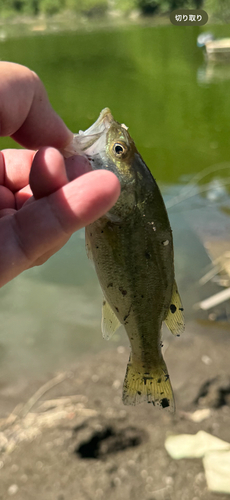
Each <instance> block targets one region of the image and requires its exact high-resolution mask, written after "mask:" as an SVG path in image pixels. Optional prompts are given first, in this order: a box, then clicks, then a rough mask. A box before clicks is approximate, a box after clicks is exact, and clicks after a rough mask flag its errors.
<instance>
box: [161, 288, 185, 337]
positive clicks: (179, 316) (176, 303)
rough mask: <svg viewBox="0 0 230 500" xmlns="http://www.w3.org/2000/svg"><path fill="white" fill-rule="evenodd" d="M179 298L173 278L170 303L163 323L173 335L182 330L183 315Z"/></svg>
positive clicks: (178, 333)
mask: <svg viewBox="0 0 230 500" xmlns="http://www.w3.org/2000/svg"><path fill="white" fill-rule="evenodd" d="M183 310H184V309H183V306H182V302H181V298H180V295H179V292H178V289H177V284H176V282H175V280H174V283H173V292H172V298H171V303H170V306H169V310H168V314H167V316H166V318H165V323H166V325H167V327H168V329H169V330H170V331H171V332H172V333H173V335H177V336H179V335H180V334H181V333H183V331H184V315H183Z"/></svg>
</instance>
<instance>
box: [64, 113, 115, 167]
mask: <svg viewBox="0 0 230 500" xmlns="http://www.w3.org/2000/svg"><path fill="white" fill-rule="evenodd" d="M113 122H114V118H113V116H112V114H111V111H110V109H109V108H105V109H103V110H102V111H101V113H100V115H99V117H98V119H97V120H96V122H95V123H94V124H93V125H91V127H89V128H88V129H87V130H85V131H82V130H80V131H79V133H78V134H75V135H74V137H73V141H72V142H71V143H70V144H69V145H68V146H67V147H66V148H65V150H64V151H63V155H64V157H65V158H68V157H70V156H73V155H76V154H85V155H87V156H91V155H95V154H97V153H98V152H100V151H102V150H103V149H104V148H105V145H106V136H107V131H108V130H109V128H110V126H111V124H112V123H113Z"/></svg>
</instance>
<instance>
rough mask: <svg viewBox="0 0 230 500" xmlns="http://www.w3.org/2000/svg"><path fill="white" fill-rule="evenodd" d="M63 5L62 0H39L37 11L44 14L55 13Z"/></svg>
mask: <svg viewBox="0 0 230 500" xmlns="http://www.w3.org/2000/svg"><path fill="white" fill-rule="evenodd" d="M63 7H64V0H40V2H39V11H40V12H43V13H44V14H48V15H52V14H56V13H57V12H59V11H60V10H62V9H63Z"/></svg>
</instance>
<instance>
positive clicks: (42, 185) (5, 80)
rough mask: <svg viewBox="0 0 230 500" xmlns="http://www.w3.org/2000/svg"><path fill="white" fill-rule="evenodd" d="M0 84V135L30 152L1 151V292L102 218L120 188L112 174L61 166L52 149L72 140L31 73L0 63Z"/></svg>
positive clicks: (80, 163)
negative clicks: (72, 237) (25, 271)
mask: <svg viewBox="0 0 230 500" xmlns="http://www.w3.org/2000/svg"><path fill="white" fill-rule="evenodd" d="M0 77H1V78H0V135H1V136H6V135H9V136H11V137H12V138H13V139H15V140H16V141H17V142H18V143H19V144H21V145H23V146H24V147H27V148H30V149H27V150H18V149H8V150H3V151H2V152H0V286H3V285H4V284H6V283H7V282H8V281H10V280H11V279H13V278H14V277H15V276H17V275H18V274H20V273H21V272H22V271H24V270H25V269H28V268H30V267H32V266H35V265H39V264H42V263H43V262H45V261H46V260H47V259H48V258H49V257H50V256H51V255H53V254H54V253H55V252H56V251H57V250H59V249H60V248H61V247H62V246H63V245H64V244H65V243H66V242H67V241H68V239H69V238H70V236H71V234H72V233H73V232H75V231H77V230H78V229H80V228H82V227H84V226H86V225H88V224H90V223H91V222H93V221H94V220H96V219H98V218H99V217H101V216H102V215H103V214H104V213H106V212H107V211H108V210H109V209H110V208H111V207H112V206H113V205H114V203H115V202H116V200H117V199H118V197H119V194H120V184H119V181H118V179H117V177H116V176H115V175H114V174H113V173H112V172H108V171H105V170H98V171H90V170H91V167H90V164H89V162H88V161H87V159H86V158H84V157H82V156H74V157H72V158H69V159H68V160H65V161H64V158H63V157H62V155H61V154H60V152H59V151H57V149H55V148H58V149H61V148H64V147H65V146H66V145H67V144H68V143H69V142H70V141H71V139H72V133H71V132H70V131H69V130H68V128H67V127H66V126H65V124H64V123H63V121H62V120H61V118H60V117H59V116H58V115H57V114H56V113H55V112H54V110H53V109H52V107H51V105H50V103H49V100H48V97H47V94H46V91H45V88H44V86H43V84H42V82H41V81H40V80H39V78H38V77H37V75H35V73H33V72H32V71H30V70H29V69H28V68H26V67H24V66H20V65H17V64H13V63H5V62H0ZM44 146H45V147H44ZM36 149H38V151H37V152H35V150H36Z"/></svg>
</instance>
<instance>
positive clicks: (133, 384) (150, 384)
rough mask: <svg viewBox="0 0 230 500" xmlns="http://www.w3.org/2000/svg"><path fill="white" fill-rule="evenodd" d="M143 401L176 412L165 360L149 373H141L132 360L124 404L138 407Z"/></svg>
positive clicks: (126, 378)
mask: <svg viewBox="0 0 230 500" xmlns="http://www.w3.org/2000/svg"><path fill="white" fill-rule="evenodd" d="M143 401H147V402H148V403H153V405H154V406H159V407H161V408H166V409H167V410H169V411H175V404H174V397H173V391H172V387H171V383H170V380H169V375H168V370H167V367H166V364H165V362H164V360H163V359H162V360H161V362H160V365H159V367H157V368H156V369H154V370H153V371H149V372H148V373H144V371H140V369H139V366H136V365H135V364H134V363H133V362H132V361H131V360H130V361H129V363H128V366H127V371H126V375H125V380H124V386H123V403H124V404H125V405H136V404H139V403H142V402H143Z"/></svg>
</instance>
